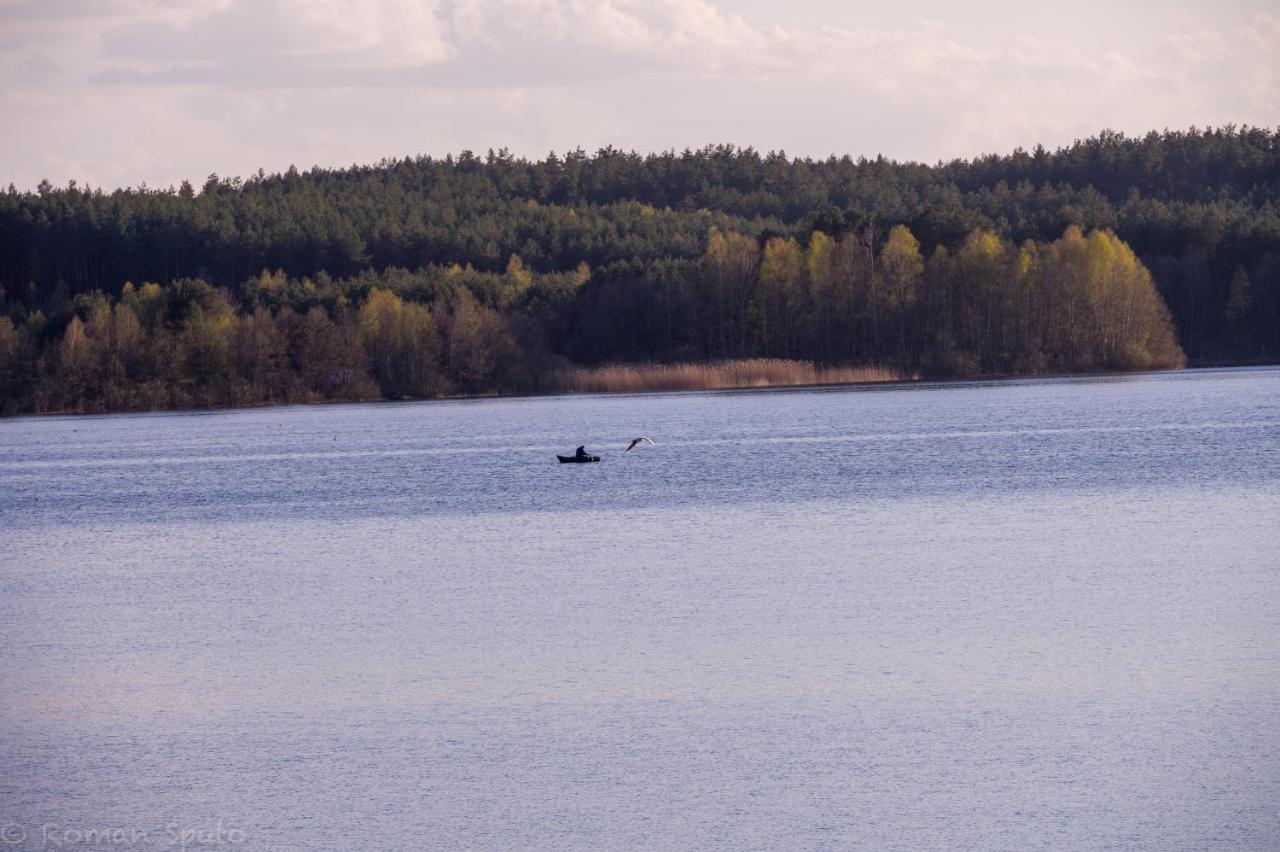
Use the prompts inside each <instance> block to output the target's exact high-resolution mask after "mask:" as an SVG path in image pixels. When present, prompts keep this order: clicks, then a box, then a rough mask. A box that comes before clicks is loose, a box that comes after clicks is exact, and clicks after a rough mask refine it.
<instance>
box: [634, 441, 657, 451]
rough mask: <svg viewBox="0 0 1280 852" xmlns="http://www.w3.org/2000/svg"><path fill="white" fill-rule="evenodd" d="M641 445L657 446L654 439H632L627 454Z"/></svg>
mask: <svg viewBox="0 0 1280 852" xmlns="http://www.w3.org/2000/svg"><path fill="white" fill-rule="evenodd" d="M640 444H648V445H649V446H651V447H653V446H657V445H656V444H654V443H653V439H652V438H634V439H632V441H631V444H630V446H628V447H627V452H631V451H632V450H634V449H635V448H636V447H637V446H638V445H640Z"/></svg>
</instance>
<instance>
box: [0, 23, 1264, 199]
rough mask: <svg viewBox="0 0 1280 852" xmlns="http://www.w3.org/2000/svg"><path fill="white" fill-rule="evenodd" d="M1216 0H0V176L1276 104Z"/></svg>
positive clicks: (900, 138)
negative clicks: (854, 3)
mask: <svg viewBox="0 0 1280 852" xmlns="http://www.w3.org/2000/svg"><path fill="white" fill-rule="evenodd" d="M1224 2H1227V3H1228V4H1230V3H1233V2H1234V3H1236V4H1237V5H1235V6H1229V7H1224V8H1221V9H1217V10H1209V11H1206V12H1204V13H1202V14H1201V15H1200V17H1198V18H1197V17H1194V16H1189V13H1184V14H1183V15H1182V16H1181V17H1168V16H1166V17H1167V19H1166V18H1154V17H1153V18H1151V19H1150V20H1146V19H1141V20H1138V21H1137V22H1136V23H1135V22H1129V23H1126V22H1116V21H1112V20H1109V21H1108V22H1109V23H1110V24H1111V26H1110V27H1109V28H1099V32H1100V33H1104V34H1106V35H1107V36H1108V38H1106V39H1103V38H1094V37H1093V35H1092V32H1093V31H1092V28H1091V27H1089V26H1083V25H1080V24H1079V21H1078V19H1079V17H1080V16H1081V15H1086V14H1088V13H1089V4H1090V3H1094V4H1095V5H1096V8H1094V9H1093V13H1094V14H1097V15H1101V14H1102V12H1103V11H1104V10H1106V9H1107V6H1106V4H1105V3H1104V2H1103V0H1081V3H1082V4H1083V5H1079V6H1077V7H1074V10H1073V12H1072V13H1071V14H1070V15H1068V14H1067V13H1065V12H1064V13H1062V14H1061V16H1060V17H1059V18H1058V19H1048V20H1036V21H1033V22H1028V21H1027V19H1018V18H1016V15H1015V12H1016V9H1015V7H1012V6H1009V7H1007V8H1005V7H1004V6H1003V5H1002V4H989V8H986V9H973V8H968V7H966V8H965V9H964V10H963V12H957V13H955V15H953V16H951V17H947V16H946V15H945V14H939V13H938V10H933V12H931V17H930V18H929V19H927V20H921V19H911V18H903V17H893V16H892V15H890V14H887V13H885V14H881V15H880V16H879V17H878V18H875V19H869V18H870V16H868V15H866V14H863V13H861V12H858V11H856V10H855V11H851V8H852V7H848V6H846V5H845V4H841V3H837V2H835V0H796V2H795V3H793V4H791V5H792V6H794V7H795V8H794V9H791V8H785V9H781V10H779V12H778V14H779V15H785V19H782V18H780V19H778V20H776V21H769V20H767V19H765V18H764V17H763V14H764V13H763V12H759V13H758V14H756V15H752V16H747V15H739V14H735V13H733V12H731V11H729V9H728V8H727V0H716V2H712V0H351V2H338V0H256V1H255V2H250V0H180V1H177V0H175V1H172V2H171V1H170V0H92V2H91V0H61V2H56V1H55V0H50V1H49V2H35V0H0V74H3V79H5V80H6V82H5V83H4V85H3V88H0V109H3V110H4V112H5V114H6V116H7V118H8V119H9V128H8V129H7V131H6V133H5V134H4V135H3V136H0V166H2V167H3V173H2V174H0V180H5V181H7V180H14V181H16V182H18V183H20V184H21V185H24V186H31V185H34V183H35V182H36V181H37V180H39V179H40V178H41V177H44V176H48V177H50V178H51V179H55V180H58V181H64V180H66V179H67V178H70V177H76V178H78V179H80V180H86V179H87V180H91V181H93V182H106V183H136V182H138V181H140V180H148V181H150V182H151V183H153V184H155V183H168V182H171V181H174V180H177V179H179V178H181V177H193V178H198V177H199V176H201V175H204V174H206V173H208V172H210V171H215V170H216V171H218V172H220V173H237V172H239V173H244V172H248V171H251V170H254V169H255V168H256V167H257V166H258V165H262V166H265V167H267V168H269V169H280V168H283V167H285V166H287V165H288V164H290V163H293V162H296V163H299V164H300V165H304V164H306V165H309V164H311V163H323V164H334V165H337V164H343V163H349V162H352V161H362V162H367V161H373V160H377V159H379V158H381V157H382V156H384V155H392V154H400V155H403V154H408V153H417V152H430V153H444V152H445V151H449V150H454V151H456V150H458V149H459V148H462V147H470V148H474V149H479V150H483V149H485V148H487V147H490V146H492V147H500V146H508V147H511V148H512V149H514V150H515V151H517V152H518V153H524V154H528V155H534V156H536V155H540V154H543V153H545V152H546V150H548V149H549V148H552V147H554V148H557V149H560V150H563V149H564V148H568V147H574V146H577V145H582V146H583V147H587V148H588V149H590V148H592V147H594V146H597V145H604V144H615V145H620V146H623V147H635V148H639V149H655V148H666V147H676V148H682V147H685V146H698V145H702V144H707V143H710V142H719V141H732V142H736V143H739V144H744V145H754V146H756V147H758V148H782V147H785V148H786V149H787V150H788V151H790V152H791V153H793V154H814V155H819V156H821V155H825V154H827V153H833V152H834V153H844V152H850V153H854V154H860V153H866V154H875V153H877V152H885V153H887V154H888V155H890V156H894V157H899V158H918V159H925V160H933V159H937V158H945V157H951V156H968V155H972V154H976V153H979V152H982V151H992V150H1008V149H1010V148H1012V147H1014V146H1015V145H1024V146H1031V145H1034V144H1035V143H1037V142H1045V143H1046V144H1059V143H1062V142H1067V141H1070V139H1071V138H1073V137H1075V136H1083V135H1088V134H1091V133H1094V132H1096V131H1097V130H1099V129H1101V128H1103V127H1113V128H1118V129H1123V130H1127V131H1130V132H1141V131H1144V130H1146V129H1150V128H1160V127H1164V126H1170V127H1185V126H1186V125H1189V124H1192V123H1196V124H1200V125H1204V124H1209V123H1225V122H1237V123H1264V124H1266V123H1273V122H1274V121H1275V118H1276V116H1278V115H1280V93H1278V89H1277V86H1278V78H1280V75H1278V74H1277V70H1278V66H1280V60H1278V59H1277V57H1278V56H1280V19H1278V18H1277V17H1275V16H1274V15H1271V14H1269V13H1267V12H1266V11H1263V10H1260V9H1258V8H1254V5H1255V4H1249V3H1247V2H1244V0H1224ZM1240 3H1244V5H1243V6H1241V5H1239V4H1240ZM762 8H770V7H762ZM1018 8H1020V7H1018ZM793 12H794V14H792V13H793ZM975 19H978V20H981V21H983V22H984V23H983V26H982V27H981V28H977V27H975V25H974V24H973V21H974V20H975ZM1007 20H1013V21H1021V23H1008V22H1006V23H1003V24H1002V23H1001V21H1007ZM1126 27H1127V29H1125V28H1126Z"/></svg>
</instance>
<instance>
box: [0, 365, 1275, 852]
mask: <svg viewBox="0 0 1280 852" xmlns="http://www.w3.org/2000/svg"><path fill="white" fill-rule="evenodd" d="M641 434H647V435H651V436H653V438H654V439H655V440H656V441H657V442H658V446H656V447H650V448H646V449H643V450H637V451H636V452H632V453H623V452H621V450H622V448H623V447H624V446H625V445H626V443H627V441H628V440H629V439H630V438H632V437H634V436H636V435H641ZM583 442H586V443H587V445H588V447H589V448H590V449H592V450H593V451H596V452H600V453H602V454H603V455H604V456H605V461H604V462H603V463H602V464H599V465H581V466H578V465H575V466H569V465H565V466H561V465H558V464H556V463H555V460H554V458H553V455H554V453H556V452H567V451H571V450H572V449H573V447H575V446H576V445H578V444H580V443H583ZM1277 802H1280V370H1277V369H1254V370H1227V371H1193V372H1183V373H1172V374H1156V375H1143V376H1132V377H1123V378H1105V379H1085V380H1043V381H1020V382H1003V383H991V384H984V383H970V384H956V385H942V386H920V387H911V388H897V389H875V390H847V389H842V390H806V391H795V392H785V391H784V392H766V393H710V394H681V395H644V396H612V397H578V398H555V399H521V400H509V401H508V400H492V401H478V402H444V403H428V404H382V405H370V406H325V407H302V408H278V409H262V410H253V411H236V412H225V413H224V412H219V413H201V414H174V415H141V416H113V417H93V418H77V417H59V418H23V419H15V420H8V421H0V834H2V836H0V841H4V842H7V843H10V845H11V847H12V848H19V849H24V848H29V849H41V848H57V847H58V846H59V845H60V846H61V847H62V848H81V849H83V848H106V847H108V846H111V847H114V848H119V847H120V846H121V845H128V846H131V847H132V848H167V847H170V846H175V845H181V843H182V842H184V839H185V841H186V842H187V843H188V845H191V846H193V847H194V846H195V845H196V844H197V842H204V844H205V848H208V847H209V846H217V847H218V848H249V849H295V848H296V849H345V848H369V849H396V848H406V849H408V848H429V847H433V846H443V847H451V848H511V847H515V848H530V847H536V848H644V849H655V848H662V849H664V848H701V847H709V846H721V847H731V848H740V847H753V848H754V847H792V848H836V847H847V846H851V845H853V846H858V845H860V846H865V847H875V848H886V847H902V848H934V847H957V846H960V847H998V848H1026V847H1046V846H1048V847H1063V848H1089V847H1117V846H1119V847H1141V848H1154V849H1173V848H1188V849H1199V848H1239V849H1263V848H1276V847H1278V846H1280V807H1277V804H1276V803H1277ZM111 831H116V832H118V833H117V834H115V835H110V834H107V832H111ZM91 832H98V834H91ZM121 838H123V840H124V843H122V842H121Z"/></svg>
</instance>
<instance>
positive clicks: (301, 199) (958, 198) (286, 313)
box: [0, 126, 1280, 411]
mask: <svg viewBox="0 0 1280 852" xmlns="http://www.w3.org/2000/svg"><path fill="white" fill-rule="evenodd" d="M1278 204H1280V131H1270V130H1264V129H1259V128H1250V127H1243V128H1238V127H1232V126H1228V127H1223V128H1218V129H1210V130H1198V129H1195V128H1192V129H1191V130H1188V131H1176V132H1170V131H1166V132H1163V133H1150V134H1147V135H1146V136H1144V137H1141V138H1130V137H1126V136H1124V135H1122V134H1119V133H1111V132H1104V133H1102V134H1100V135H1098V136H1096V137H1093V138H1090V139H1086V140H1081V141H1078V142H1076V143H1074V144H1073V145H1070V146H1066V147H1064V148H1061V149H1058V150H1056V151H1046V150H1044V149H1043V148H1036V149H1035V150H1033V151H1024V150H1021V149H1019V150H1016V151H1014V152H1013V153H1011V154H1007V155H990V156H984V157H978V158H976V159H973V160H956V161H953V162H948V163H938V164H935V165H932V166H928V165H922V164H918V163H899V162H895V161H892V160H888V159H885V158H883V157H880V158H876V159H866V158H859V159H853V158H849V157H839V158H837V157H831V158H828V159H824V160H813V159H807V158H799V159H797V158H791V157H788V156H786V155H785V154H784V153H781V152H771V153H767V154H764V153H760V152H757V151H755V150H754V149H751V148H736V147H733V146H715V147H708V148H704V149H700V150H697V151H683V152H679V153H677V152H665V153H660V154H649V155H640V154H636V153H633V152H625V151H620V150H617V149H614V148H606V149H602V150H600V151H598V152H596V153H595V154H593V155H588V154H586V153H585V152H582V151H573V152H569V153H567V154H564V155H562V156H557V155H556V154H551V155H548V156H547V157H546V158H545V159H542V160H538V161H529V160H524V159H519V158H515V157H512V156H511V155H510V154H509V153H507V152H506V151H497V152H493V151H490V152H489V153H488V154H487V155H485V156H477V155H475V154H472V153H470V152H463V153H462V154H461V155H459V156H456V157H454V156H449V157H445V158H443V159H438V158H430V157H418V158H409V159H403V160H385V161H383V162H381V163H378V164H376V165H373V166H352V167H351V168H347V169H320V168H316V169H312V170H309V171H306V172H299V171H298V170H296V169H290V170H288V171H287V172H285V173H283V174H273V175H267V174H265V173H263V172H259V173H258V174H256V175H254V176H251V177H250V178H248V179H246V180H242V179H239V178H233V179H226V178H219V177H218V176H216V175H213V176H210V177H209V179H208V180H207V181H205V183H204V185H203V186H202V188H201V189H200V190H199V191H197V190H196V189H195V188H194V187H192V186H190V185H188V184H183V185H182V186H181V187H177V188H170V189H165V190H154V189H148V188H146V187H140V188H134V189H120V190H114V191H110V192H108V191H104V190H102V189H100V188H89V187H81V186H78V185H76V184H74V183H72V184H69V185H68V186H66V187H59V188H54V187H52V186H50V185H49V184H48V183H47V182H46V183H42V184H41V185H40V187H38V188H37V189H36V190H35V191H33V192H20V191H18V190H17V189H16V188H14V187H12V186H10V187H9V188H8V190H7V191H5V192H0V315H3V319H0V386H2V387H3V393H4V396H5V399H6V400H7V401H6V403H5V407H6V408H7V409H8V410H11V411H12V410H45V409H61V408H75V407H85V406H87V407H90V408H97V409H102V408H116V407H154V406H159V405H184V404H227V403H234V402H240V401H243V402H247V401H258V400H264V399H278V398H300V396H307V395H310V396H311V397H317V398H327V397H330V396H342V395H347V396H360V395H377V394H382V395H397V396H431V395H436V394H440V393H447V392H471V393H474V392H488V391H502V390H508V389H519V390H530V389H538V388H539V387H540V386H541V385H542V383H544V382H545V376H546V375H548V372H549V371H553V370H555V369H559V368H560V367H562V366H564V365H565V364H568V363H583V364H598V363H602V362H608V361H619V360H635V359H648V360H668V359H687V360H698V359H707V358H729V357H749V356H755V355H763V356H777V357H802V358H810V359H813V360H816V361H820V362H823V363H852V362H868V361H876V362H882V363H893V364H896V365H899V366H903V367H909V368H912V369H919V370H924V371H926V372H931V373H936V374H974V373H981V372H1042V371H1049V370H1082V369H1115V368H1131V367H1142V366H1168V365H1173V364H1177V363H1181V362H1182V359H1183V355H1182V351H1183V350H1185V351H1186V354H1187V356H1189V357H1190V359H1191V360H1192V361H1193V362H1201V363H1208V362H1219V361H1262V360H1274V359H1276V358H1277V357H1280V215H1278V207H1277V205H1278ZM129 282H133V283H132V284H130V283H129ZM1166 306H1167V307H1166ZM326 324H327V325H326ZM1179 344H1180V345H1181V348H1180V346H1179ZM152 349H155V350H157V351H156V352H152V351H151V350H152ZM148 353H149V354H148ZM147 359H151V360H147ZM175 370H177V371H179V373H174V371H175ZM59 371H66V375H65V376H64V378H66V379H67V383H55V382H53V380H52V379H51V377H52V376H53V375H55V374H57V375H60V376H61V375H63V374H62V373H60V372H59ZM73 379H74V381H73ZM108 387H116V388H117V390H120V389H124V388H127V389H128V390H127V392H125V391H124V390H120V393H119V394H116V395H114V396H113V395H112V394H113V393H114V392H108V390H107V388H108Z"/></svg>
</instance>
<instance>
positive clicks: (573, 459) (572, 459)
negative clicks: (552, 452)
mask: <svg viewBox="0 0 1280 852" xmlns="http://www.w3.org/2000/svg"><path fill="white" fill-rule="evenodd" d="M556 458H558V459H560V464H583V463H585V462H598V461H600V457H599V456H584V457H582V458H578V457H577V456H556Z"/></svg>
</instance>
